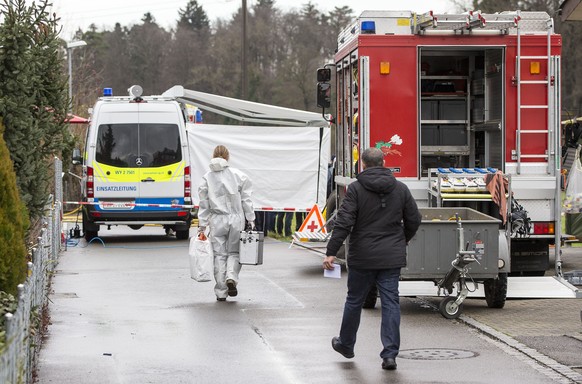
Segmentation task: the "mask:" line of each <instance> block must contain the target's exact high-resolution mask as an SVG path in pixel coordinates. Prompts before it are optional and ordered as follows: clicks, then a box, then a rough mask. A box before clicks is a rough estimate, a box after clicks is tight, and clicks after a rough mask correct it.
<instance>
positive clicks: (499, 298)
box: [483, 273, 507, 308]
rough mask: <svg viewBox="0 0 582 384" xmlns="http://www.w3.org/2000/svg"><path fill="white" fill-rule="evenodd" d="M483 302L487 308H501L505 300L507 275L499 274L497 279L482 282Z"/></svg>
mask: <svg viewBox="0 0 582 384" xmlns="http://www.w3.org/2000/svg"><path fill="white" fill-rule="evenodd" d="M483 288H484V289H485V300H486V301H487V306H488V307H489V308H503V307H504V306H505V299H506V298H507V273H500V274H499V277H498V278H497V279H488V280H485V281H484V282H483Z"/></svg>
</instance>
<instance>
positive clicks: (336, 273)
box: [323, 264, 342, 279]
mask: <svg viewBox="0 0 582 384" xmlns="http://www.w3.org/2000/svg"><path fill="white" fill-rule="evenodd" d="M323 277H331V278H333V279H340V278H341V277H342V266H341V265H339V264H334V265H333V270H331V269H324V270H323Z"/></svg>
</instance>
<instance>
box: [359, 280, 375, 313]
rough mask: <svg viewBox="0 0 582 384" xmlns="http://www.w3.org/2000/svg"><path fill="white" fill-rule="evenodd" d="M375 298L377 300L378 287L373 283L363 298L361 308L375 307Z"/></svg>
mask: <svg viewBox="0 0 582 384" xmlns="http://www.w3.org/2000/svg"><path fill="white" fill-rule="evenodd" d="M377 300H378V287H376V284H374V285H372V288H370V292H368V295H367V296H366V299H365V300H364V305H362V308H365V309H373V308H374V307H376V301H377Z"/></svg>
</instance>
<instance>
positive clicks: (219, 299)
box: [216, 297, 226, 301]
mask: <svg viewBox="0 0 582 384" xmlns="http://www.w3.org/2000/svg"><path fill="white" fill-rule="evenodd" d="M216 301H226V297H217V298H216Z"/></svg>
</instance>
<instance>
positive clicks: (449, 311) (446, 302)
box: [439, 296, 463, 319]
mask: <svg viewBox="0 0 582 384" xmlns="http://www.w3.org/2000/svg"><path fill="white" fill-rule="evenodd" d="M455 300H457V297H456V296H447V297H445V298H444V299H443V301H441V303H440V304H439V312H440V313H441V315H443V317H444V318H446V319H458V318H459V316H461V312H462V311H463V304H461V305H457V303H455Z"/></svg>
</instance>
